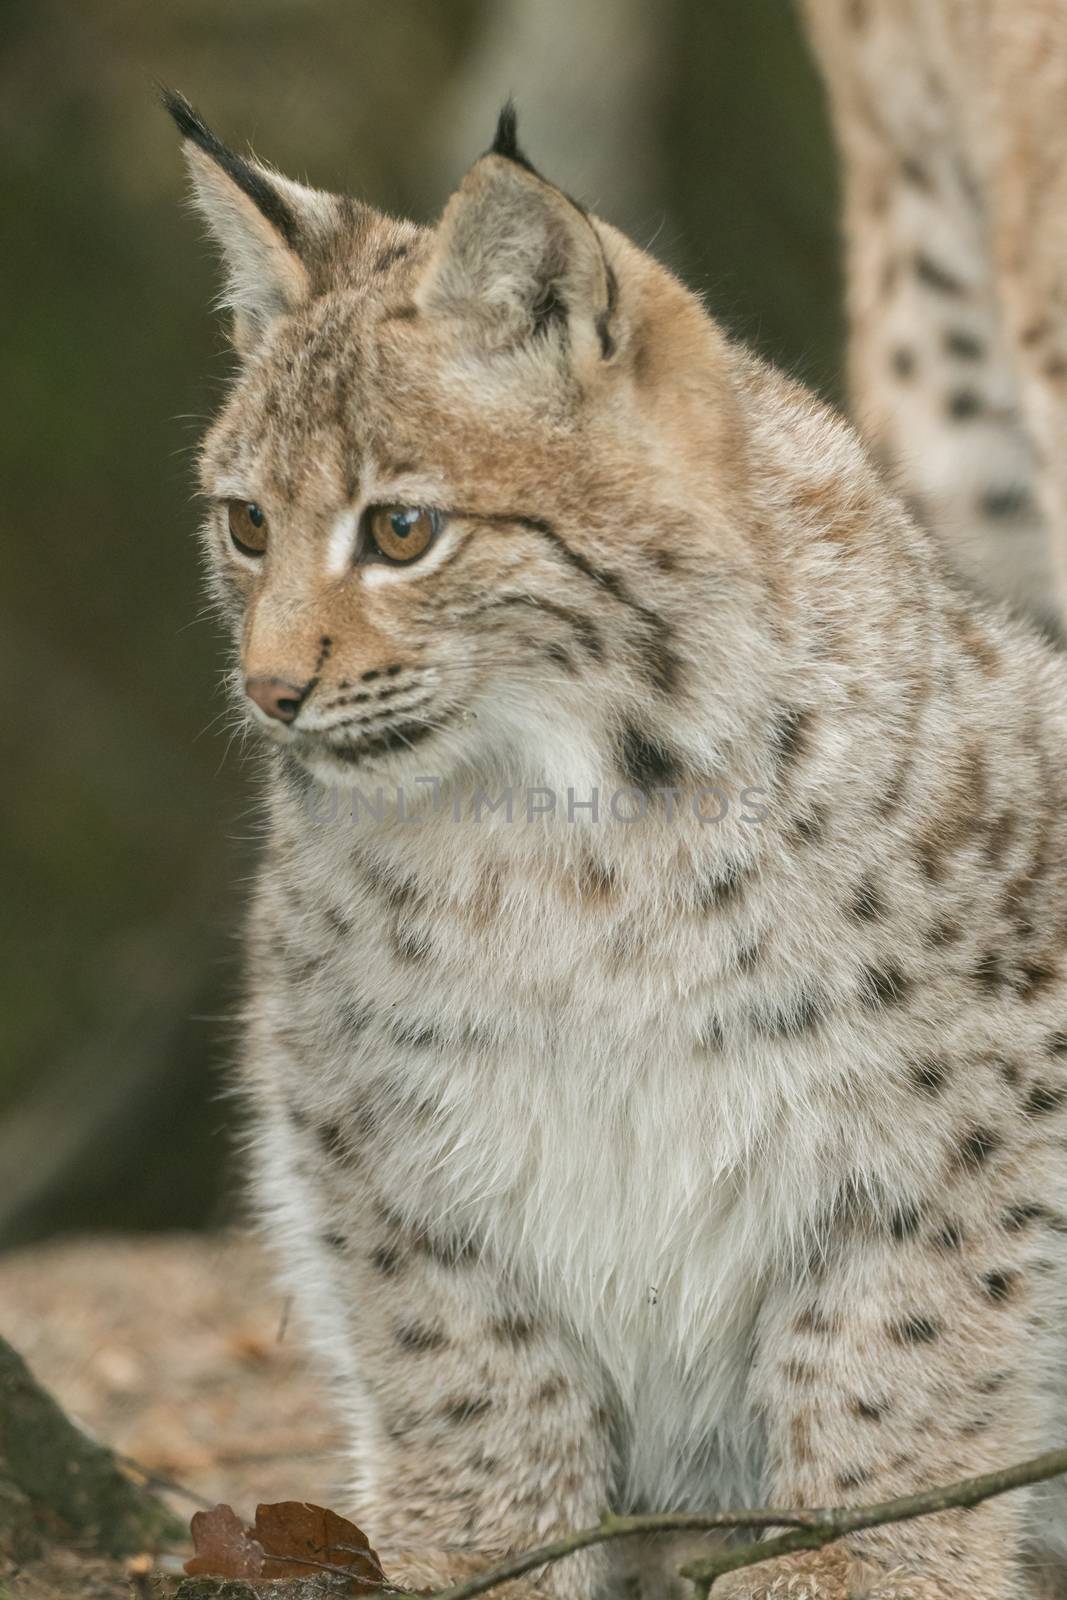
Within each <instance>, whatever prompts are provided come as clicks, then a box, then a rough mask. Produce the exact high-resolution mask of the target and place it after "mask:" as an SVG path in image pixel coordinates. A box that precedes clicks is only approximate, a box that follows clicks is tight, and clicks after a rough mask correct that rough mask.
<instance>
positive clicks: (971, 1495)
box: [430, 1449, 1067, 1600]
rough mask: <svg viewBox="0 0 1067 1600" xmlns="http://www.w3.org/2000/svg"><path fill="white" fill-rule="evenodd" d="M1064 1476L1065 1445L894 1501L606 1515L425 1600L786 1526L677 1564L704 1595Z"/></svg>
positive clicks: (456, 1597)
mask: <svg viewBox="0 0 1067 1600" xmlns="http://www.w3.org/2000/svg"><path fill="white" fill-rule="evenodd" d="M1062 1473H1067V1449H1064V1450H1049V1451H1047V1452H1046V1453H1045V1454H1044V1455H1040V1456H1034V1457H1033V1458H1032V1459H1031V1460H1029V1461H1020V1462H1018V1463H1017V1464H1016V1465H1015V1466H1011V1467H1002V1468H1000V1469H999V1470H998V1471H996V1472H987V1473H983V1474H982V1476H981V1477H977V1478H965V1479H963V1480H961V1481H960V1482H959V1483H949V1484H943V1485H941V1486H939V1487H938V1488H935V1489H924V1490H922V1491H921V1492H920V1493H918V1494H910V1495H902V1496H901V1497H900V1498H899V1499H896V1500H886V1501H884V1502H882V1504H880V1505H872V1506H837V1507H826V1508H821V1509H818V1510H811V1511H796V1510H794V1511H779V1510H766V1509H763V1510H753V1511H723V1512H720V1513H718V1514H717V1515H714V1516H687V1515H685V1514H681V1515H677V1514H667V1515H664V1516H642V1517H605V1518H604V1519H603V1521H602V1522H599V1523H597V1525H596V1526H595V1527H592V1528H581V1529H579V1530H578V1531H576V1532H575V1533H569V1534H564V1535H563V1536H562V1537H561V1538H559V1539H554V1540H553V1541H552V1542H551V1543H550V1544H545V1545H541V1546H540V1547H539V1548H538V1549H536V1550H527V1551H524V1552H522V1553H521V1554H519V1555H515V1556H510V1557H509V1558H508V1559H507V1560H506V1561H501V1562H500V1563H499V1565H497V1566H495V1567H490V1568H488V1569H487V1570H486V1571H485V1572H483V1573H480V1574H479V1575H478V1576H477V1577H476V1578H470V1579H468V1580H467V1581H466V1582H464V1583H457V1584H455V1585H453V1587H452V1588H450V1589H440V1590H438V1591H437V1592H436V1593H435V1594H434V1595H432V1596H431V1597H430V1600H475V1597H476V1596H477V1595H482V1594H486V1593H488V1591H489V1590H490V1589H495V1588H496V1587H497V1586H498V1585H499V1584H502V1583H507V1582H508V1581H509V1580H511V1579H512V1578H521V1577H523V1576H524V1575H525V1574H526V1573H528V1572H532V1571H534V1570H535V1569H536V1568H537V1567H544V1566H548V1565H549V1564H551V1563H552V1562H554V1561H562V1560H564V1559H565V1557H567V1556H571V1555H575V1554H576V1553H577V1552H578V1551H579V1550H585V1549H587V1548H588V1547H589V1546H590V1545H595V1544H604V1543H606V1542H607V1541H608V1540H611V1539H632V1538H635V1537H637V1536H640V1535H642V1534H644V1535H649V1534H657V1533H679V1532H708V1533H713V1532H715V1531H716V1530H722V1529H731V1528H783V1527H784V1528H785V1529H786V1531H785V1532H784V1533H780V1534H776V1535H775V1536H774V1537H773V1538H770V1539H761V1540H757V1541H754V1542H752V1543H749V1544H741V1545H734V1546H732V1547H730V1548H727V1549H724V1550H722V1551H720V1552H718V1553H717V1554H716V1555H714V1556H709V1557H707V1558H705V1559H702V1560H699V1561H691V1562H689V1563H688V1564H687V1565H686V1566H684V1567H682V1568H681V1576H682V1577H683V1578H687V1579H688V1580H689V1582H690V1583H692V1584H693V1586H694V1588H695V1589H696V1591H697V1594H698V1596H700V1597H702V1600H703V1597H706V1596H707V1594H708V1592H709V1590H710V1589H711V1586H712V1584H713V1583H714V1582H715V1580H716V1578H721V1577H723V1576H724V1575H725V1574H726V1573H728V1572H736V1571H738V1570H740V1569H741V1568H742V1567H752V1566H755V1565H757V1563H759V1562H761V1561H770V1560H772V1559H773V1558H774V1557H775V1556H784V1555H790V1554H792V1553H793V1552H794V1551H797V1550H821V1549H822V1548H823V1546H824V1545H828V1544H833V1543H835V1542H836V1541H837V1540H838V1539H841V1538H843V1537H844V1536H845V1535H846V1534H849V1533H857V1532H859V1531H860V1530H861V1529H863V1528H876V1527H879V1526H881V1525H882V1524H884V1523H888V1522H908V1521H911V1520H912V1519H913V1518H915V1517H928V1516H932V1515H934V1514H935V1513H936V1512H938V1511H951V1510H953V1509H957V1508H960V1507H964V1506H975V1505H978V1504H980V1503H981V1501H983V1500H991V1499H993V1497H994V1496H995V1495H1000V1494H1007V1493H1008V1492H1009V1491H1010V1490H1012V1489H1022V1488H1024V1487H1026V1485H1027V1484H1032V1483H1043V1482H1044V1481H1045V1480H1046V1479H1048V1478H1056V1477H1059V1476H1060V1475H1061V1474H1062Z"/></svg>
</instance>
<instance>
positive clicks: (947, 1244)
mask: <svg viewBox="0 0 1067 1600" xmlns="http://www.w3.org/2000/svg"><path fill="white" fill-rule="evenodd" d="M932 1242H933V1243H934V1244H935V1245H936V1246H937V1248H938V1249H939V1250H958V1249H959V1248H960V1246H961V1245H962V1244H963V1229H962V1227H961V1226H960V1224H959V1223H958V1222H946V1223H945V1225H944V1227H942V1228H939V1229H938V1230H937V1232H936V1233H935V1234H934V1235H933V1241H932Z"/></svg>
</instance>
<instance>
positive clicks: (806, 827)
mask: <svg viewBox="0 0 1067 1600" xmlns="http://www.w3.org/2000/svg"><path fill="white" fill-rule="evenodd" d="M828 820H829V819H828V817H827V815H826V809H825V807H823V806H812V807H811V808H810V810H808V811H802V812H800V813H799V814H798V815H797V816H795V817H794V818H793V820H792V822H791V823H790V824H789V838H790V841H791V842H794V843H796V844H818V843H819V841H820V840H821V839H822V838H824V837H825V834H826V827H827V823H828Z"/></svg>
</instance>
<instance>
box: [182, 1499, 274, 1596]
mask: <svg viewBox="0 0 1067 1600" xmlns="http://www.w3.org/2000/svg"><path fill="white" fill-rule="evenodd" d="M190 1529H191V1531H192V1535H193V1549H194V1550H195V1551H196V1554H195V1556H192V1557H191V1558H190V1560H188V1561H187V1562H186V1563H185V1570H186V1572H187V1573H188V1574H189V1576H190V1577H191V1578H200V1577H204V1578H261V1577H262V1576H263V1546H262V1545H261V1544H257V1542H256V1540H255V1539H253V1538H252V1536H251V1532H250V1531H249V1529H247V1528H246V1527H245V1525H244V1523H243V1522H242V1521H241V1519H240V1517H239V1516H238V1515H237V1513H236V1511H235V1510H234V1509H233V1507H232V1506H216V1507H215V1509H214V1510H213V1511H197V1512H196V1513H195V1515H194V1517H193V1520H192V1522H191V1523H190Z"/></svg>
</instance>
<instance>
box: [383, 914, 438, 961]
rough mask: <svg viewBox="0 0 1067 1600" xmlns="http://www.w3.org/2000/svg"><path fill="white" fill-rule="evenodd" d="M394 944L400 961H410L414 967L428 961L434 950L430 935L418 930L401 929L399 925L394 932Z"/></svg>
mask: <svg viewBox="0 0 1067 1600" xmlns="http://www.w3.org/2000/svg"><path fill="white" fill-rule="evenodd" d="M392 943H393V949H394V951H395V952H396V954H397V955H398V956H399V957H400V959H401V960H402V961H410V962H412V964H413V965H420V964H421V963H422V962H424V961H427V960H428V959H429V957H430V954H431V951H432V949H433V946H432V944H431V942H430V936H429V934H427V933H423V932H422V931H421V930H419V929H416V928H410V927H401V926H400V924H399V923H398V924H397V926H396V928H395V929H394V931H393V940H392Z"/></svg>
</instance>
